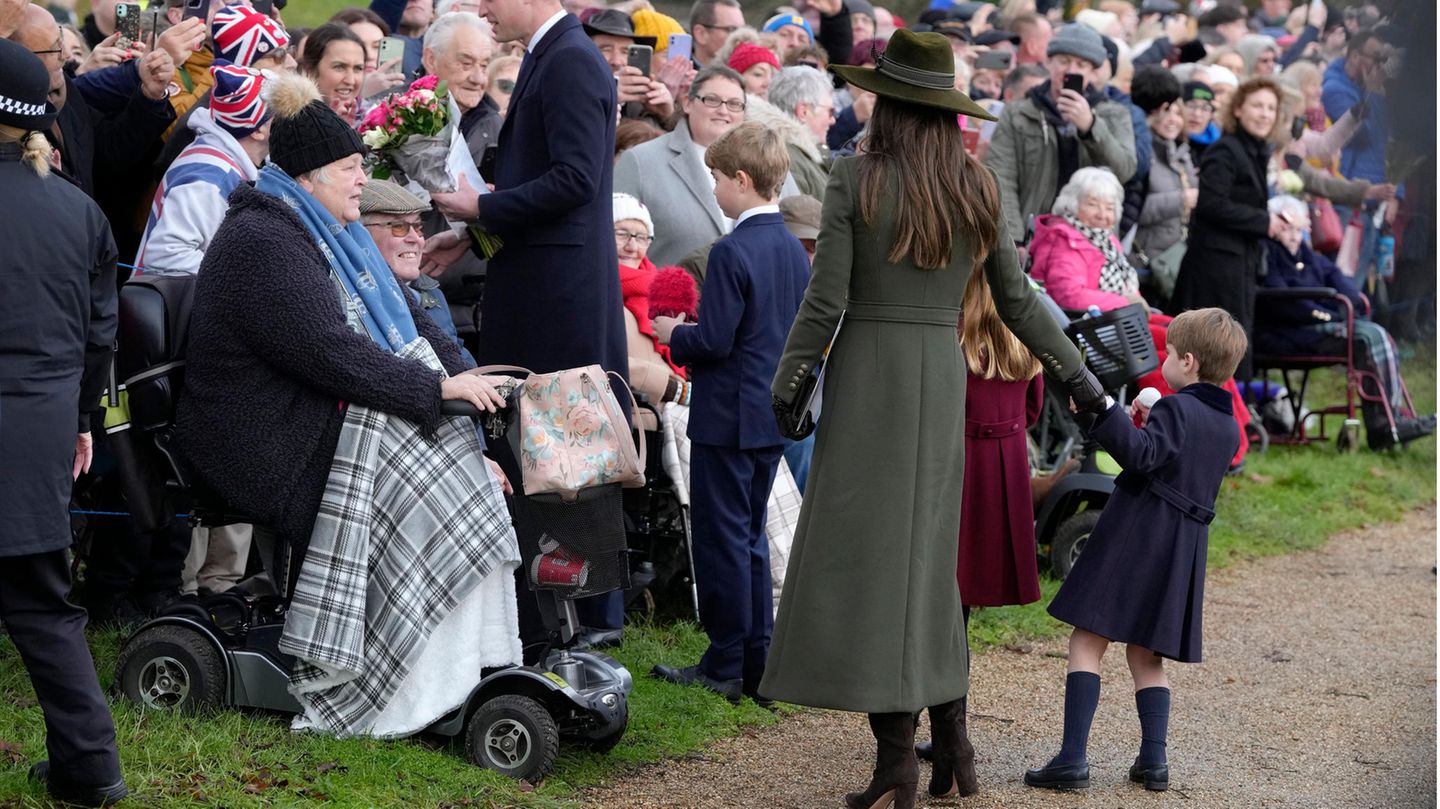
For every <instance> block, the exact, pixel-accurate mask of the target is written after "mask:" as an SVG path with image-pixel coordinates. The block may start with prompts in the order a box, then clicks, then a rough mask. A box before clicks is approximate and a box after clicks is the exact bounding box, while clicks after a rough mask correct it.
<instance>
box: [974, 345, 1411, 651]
mask: <svg viewBox="0 0 1440 809" xmlns="http://www.w3.org/2000/svg"><path fill="white" fill-rule="evenodd" d="M1412 351H1413V352H1414V354H1413V356H1410V357H1408V358H1406V359H1404V360H1403V361H1402V366H1403V373H1404V376H1405V381H1406V384H1407V385H1408V386H1409V388H1410V395H1411V396H1412V397H1413V398H1414V399H1415V407H1416V410H1417V411H1418V412H1420V413H1434V412H1435V410H1436V408H1435V391H1436V356H1435V347H1434V346H1422V347H1419V348H1416V347H1413V346H1405V347H1404V348H1403V350H1402V355H1403V354H1405V353H1409V352H1412ZM1343 393H1344V381H1343V374H1340V373H1336V372H1334V371H1331V370H1321V371H1317V372H1315V373H1314V374H1312V377H1311V382H1310V390H1309V391H1307V392H1306V402H1307V406H1311V407H1314V406H1320V405H1323V404H1328V403H1332V402H1339V401H1341V399H1342V397H1343ZM1338 426H1339V421H1338V420H1335V421H1332V422H1331V423H1330V424H1329V425H1328V427H1329V429H1332V430H1333V429H1335V428H1337V427H1338ZM1362 443H1363V441H1362ZM1435 447H1436V442H1435V439H1433V438H1427V439H1422V440H1420V441H1416V442H1415V443H1413V444H1412V445H1411V446H1409V447H1407V448H1406V449H1404V450H1403V451H1396V452H1386V453H1378V454H1377V453H1374V452H1370V451H1368V450H1366V449H1361V450H1360V451H1358V452H1355V453H1351V454H1340V453H1339V452H1337V451H1336V449H1335V444H1334V442H1332V441H1321V442H1317V443H1314V444H1310V445H1309V446H1304V447H1293V446H1287V447H1282V446H1272V447H1271V448H1270V450H1269V451H1268V452H1266V453H1263V454H1261V453H1257V452H1254V451H1251V452H1250V454H1249V455H1248V456H1247V458H1246V462H1245V471H1244V472H1242V473H1241V474H1239V475H1236V476H1233V477H1230V478H1227V479H1226V480H1225V484H1224V486H1223V487H1222V488H1221V490H1220V498H1219V501H1218V502H1217V503H1216V506H1215V510H1216V513H1217V516H1216V518H1215V522H1214V523H1213V524H1212V525H1211V526H1210V554H1209V566H1210V569H1212V570H1214V569H1216V568H1222V567H1226V566H1228V565H1230V564H1233V563H1235V562H1239V561H1243V560H1246V559H1255V558H1258V557H1263V556H1274V555H1276V554H1282V553H1293V552H1296V551H1303V550H1308V549H1310V548H1314V547H1316V546H1318V545H1319V544H1321V543H1322V542H1324V541H1325V540H1326V538H1328V537H1330V536H1332V535H1334V534H1337V533H1340V532H1342V531H1345V530H1347V529H1351V528H1357V527H1359V526H1362V525H1367V524H1372V523H1384V522H1391V521H1394V520H1398V519H1400V518H1401V517H1403V516H1404V515H1405V513H1406V512H1408V511H1410V510H1411V509H1413V508H1415V507H1416V506H1419V505H1421V504H1423V503H1429V502H1432V501H1434V500H1435V461H1436V455H1435ZM1040 585H1041V592H1042V594H1043V597H1042V599H1041V600H1040V601H1039V602H1037V603H1035V604H1027V605H1025V606H1023V607H999V608H992V609H981V610H979V611H977V612H975V613H973V614H972V615H971V619H970V640H971V642H972V644H973V645H974V646H975V647H976V648H977V649H985V648H989V647H993V646H1005V645H1014V644H1023V643H1024V642H1025V641H1026V640H1028V639H1033V638H1042V637H1052V636H1055V635H1060V634H1064V633H1065V632H1066V631H1067V630H1068V626H1067V625H1065V624H1062V623H1060V622H1059V621H1056V620H1055V619H1053V618H1051V617H1050V616H1049V615H1048V614H1047V613H1046V612H1045V605H1046V604H1048V603H1050V599H1051V598H1052V597H1053V596H1054V595H1055V591H1056V590H1058V589H1060V582H1058V581H1055V580H1053V579H1050V578H1049V577H1048V576H1046V575H1043V574H1042V576H1041V580H1040Z"/></svg>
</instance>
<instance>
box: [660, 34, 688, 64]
mask: <svg viewBox="0 0 1440 809" xmlns="http://www.w3.org/2000/svg"><path fill="white" fill-rule="evenodd" d="M694 44H695V42H694V40H692V39H691V38H690V35H689V34H671V35H670V42H669V44H668V45H666V46H665V55H666V56H668V57H669V58H671V59H684V60H685V61H687V62H688V61H690V54H691V50H692V48H693V47H694Z"/></svg>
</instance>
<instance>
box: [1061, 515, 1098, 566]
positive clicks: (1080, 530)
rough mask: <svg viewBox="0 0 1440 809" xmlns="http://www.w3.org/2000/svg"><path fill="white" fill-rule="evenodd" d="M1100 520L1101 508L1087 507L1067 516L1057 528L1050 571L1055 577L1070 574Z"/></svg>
mask: <svg viewBox="0 0 1440 809" xmlns="http://www.w3.org/2000/svg"><path fill="white" fill-rule="evenodd" d="M1098 522H1100V509H1098V508H1097V509H1087V510H1085V511H1082V512H1080V513H1079V514H1072V515H1071V516H1069V517H1066V518H1065V519H1064V520H1063V521H1062V522H1061V523H1060V525H1059V526H1057V527H1056V528H1055V536H1054V538H1053V539H1051V540H1050V571H1051V572H1052V573H1054V574H1055V578H1057V579H1063V578H1065V577H1066V576H1069V575H1070V571H1071V570H1072V569H1073V568H1074V567H1075V562H1076V561H1078V560H1079V559H1080V553H1081V551H1083V550H1085V543H1086V542H1087V541H1088V540H1089V539H1090V532H1091V531H1093V530H1095V524H1096V523H1098Z"/></svg>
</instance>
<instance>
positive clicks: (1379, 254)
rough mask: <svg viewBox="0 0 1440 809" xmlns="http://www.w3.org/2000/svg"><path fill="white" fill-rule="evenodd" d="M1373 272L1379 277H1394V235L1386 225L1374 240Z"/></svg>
mask: <svg viewBox="0 0 1440 809" xmlns="http://www.w3.org/2000/svg"><path fill="white" fill-rule="evenodd" d="M1375 272H1376V273H1377V274H1378V275H1379V276H1380V277H1381V278H1385V279H1390V278H1394V277H1395V237H1394V236H1391V235H1390V229H1389V228H1388V227H1387V228H1386V229H1385V232H1384V233H1383V234H1381V236H1380V238H1379V239H1377V240H1376V241H1375Z"/></svg>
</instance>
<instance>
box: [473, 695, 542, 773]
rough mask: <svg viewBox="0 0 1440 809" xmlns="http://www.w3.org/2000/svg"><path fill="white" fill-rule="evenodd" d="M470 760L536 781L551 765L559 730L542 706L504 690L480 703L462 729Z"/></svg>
mask: <svg viewBox="0 0 1440 809" xmlns="http://www.w3.org/2000/svg"><path fill="white" fill-rule="evenodd" d="M465 749H466V752H468V753H469V754H470V760H471V761H473V762H474V763H476V764H477V765H479V766H481V767H484V768H486V769H487V770H494V771H495V772H498V773H500V774H501V775H505V776H508V777H510V778H514V779H516V780H518V781H528V782H530V783H532V784H538V783H540V781H541V780H542V779H544V778H545V776H546V775H548V774H549V773H550V770H551V769H552V768H553V767H554V766H555V757H556V756H557V755H558V754H559V752H560V732H559V730H558V729H557V728H556V727H555V720H554V719H553V718H552V717H551V716H550V712H549V711H547V710H545V706H544V705H541V704H540V703H539V702H538V701H536V700H533V699H531V698H530V697H522V696H519V695H517V694H506V695H504V696H499V697H495V698H494V699H492V700H490V701H488V702H486V703H485V704H484V705H481V706H480V708H479V710H477V711H475V713H474V715H473V716H471V717H470V725H469V728H468V729H467V730H466V733H465Z"/></svg>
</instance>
